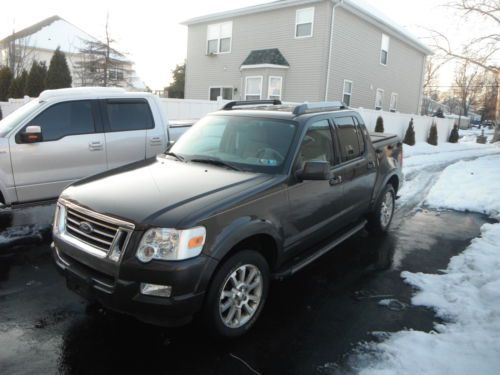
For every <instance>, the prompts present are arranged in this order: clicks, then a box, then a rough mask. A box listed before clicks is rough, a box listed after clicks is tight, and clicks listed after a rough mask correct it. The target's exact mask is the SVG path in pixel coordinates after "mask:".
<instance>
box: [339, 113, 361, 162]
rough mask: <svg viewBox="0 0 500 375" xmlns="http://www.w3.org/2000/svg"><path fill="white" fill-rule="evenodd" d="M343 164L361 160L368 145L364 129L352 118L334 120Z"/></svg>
mask: <svg viewBox="0 0 500 375" xmlns="http://www.w3.org/2000/svg"><path fill="white" fill-rule="evenodd" d="M334 123H335V125H336V130H337V136H338V143H339V148H340V154H341V159H342V162H348V161H350V160H353V159H356V158H359V157H360V156H362V155H363V154H364V152H365V148H366V144H365V140H364V138H363V132H362V129H361V127H360V125H359V123H358V121H357V120H355V119H354V117H352V116H345V117H336V118H334Z"/></svg>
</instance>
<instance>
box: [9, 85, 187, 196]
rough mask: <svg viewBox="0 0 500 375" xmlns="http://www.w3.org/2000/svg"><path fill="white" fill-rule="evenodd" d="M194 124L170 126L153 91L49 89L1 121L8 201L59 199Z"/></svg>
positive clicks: (161, 145)
mask: <svg viewBox="0 0 500 375" xmlns="http://www.w3.org/2000/svg"><path fill="white" fill-rule="evenodd" d="M191 124H192V122H183V123H181V124H179V125H177V126H176V125H174V124H169V122H168V119H167V114H166V111H165V110H164V109H163V106H162V103H161V102H160V100H159V99H158V97H156V96H154V95H152V94H150V93H136V92H126V91H125V90H123V89H119V88H76V89H62V90H52V91H45V92H43V93H42V94H41V95H40V97H39V98H37V99H35V100H32V101H31V102H29V103H28V104H25V105H24V106H23V107H21V108H19V109H18V110H17V111H15V112H13V113H12V114H10V115H9V116H7V117H6V118H4V119H3V120H2V121H0V201H1V203H2V204H4V205H12V204H15V203H27V202H33V201H41V200H47V199H52V198H56V197H57V196H59V194H60V193H61V191H62V190H63V189H64V188H65V187H66V186H68V185H69V184H71V183H73V182H75V181H76V180H79V179H81V178H83V177H86V176H90V175H94V174H97V173H99V172H103V171H106V170H109V169H113V168H117V167H120V166H122V165H125V164H129V163H132V162H135V161H139V160H144V159H147V158H150V157H153V156H155V155H156V154H158V153H160V152H163V151H165V149H166V148H167V145H168V143H169V142H170V141H174V140H176V139H177V138H178V137H179V136H180V134H181V133H182V132H183V131H184V130H185V129H187V127H189V126H190V125H191ZM118 188H119V187H117V189H118Z"/></svg>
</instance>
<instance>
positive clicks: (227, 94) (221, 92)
mask: <svg viewBox="0 0 500 375" xmlns="http://www.w3.org/2000/svg"><path fill="white" fill-rule="evenodd" d="M219 96H221V97H222V99H223V100H232V99H233V88H232V87H210V100H213V101H216V100H217V99H218V98H219Z"/></svg>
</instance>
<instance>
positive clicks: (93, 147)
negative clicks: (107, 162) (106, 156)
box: [89, 142, 103, 151]
mask: <svg viewBox="0 0 500 375" xmlns="http://www.w3.org/2000/svg"><path fill="white" fill-rule="evenodd" d="M102 149H103V145H102V143H101V142H91V143H89V150H90V151H101V150H102Z"/></svg>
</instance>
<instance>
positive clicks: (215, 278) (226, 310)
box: [53, 101, 402, 336]
mask: <svg viewBox="0 0 500 375" xmlns="http://www.w3.org/2000/svg"><path fill="white" fill-rule="evenodd" d="M251 106H253V107H251ZM401 163H402V147H401V143H400V141H399V139H398V137H396V136H393V135H385V134H377V135H372V136H370V135H369V133H368V131H367V130H366V127H365V125H364V123H363V119H362V118H361V116H360V115H359V114H358V113H357V112H356V111H354V110H350V109H348V108H345V107H344V106H343V105H342V103H336V102H333V103H315V104H303V105H299V106H286V105H281V103H280V102H279V101H264V102H262V101H258V102H231V103H229V104H227V105H226V106H225V107H224V109H223V110H221V111H219V112H216V113H213V114H211V115H208V116H206V117H205V118H203V119H202V120H200V121H199V122H198V123H197V124H196V125H194V126H193V127H192V128H191V129H189V130H188V132H187V133H185V134H184V135H183V136H182V137H181V138H180V140H179V141H178V142H177V143H176V144H174V145H173V146H172V147H171V148H170V149H169V150H168V151H167V152H165V153H164V154H161V155H159V156H157V157H156V158H154V159H152V160H147V161H143V162H138V163H135V164H131V165H128V166H125V167H121V168H119V169H116V170H113V171H109V172H106V173H103V174H100V175H96V176H93V177H89V178H87V179H84V180H81V181H79V182H77V183H75V184H73V185H71V186H70V187H69V188H67V189H66V190H65V191H64V192H63V194H62V195H61V197H60V199H59V201H58V204H57V210H56V216H55V222H54V244H53V256H54V259H55V262H56V264H57V266H58V269H59V270H60V271H61V272H62V273H63V275H64V276H65V277H66V279H67V284H68V287H69V288H70V289H72V290H74V291H76V292H77V293H79V294H81V295H83V296H84V297H86V298H88V299H91V300H96V301H98V302H99V303H101V304H102V305H103V306H104V307H107V308H109V309H112V310H115V311H119V312H123V313H127V314H131V315H133V316H135V317H137V318H139V319H141V320H143V321H146V322H151V323H155V324H161V325H180V324H185V323H187V322H189V321H190V320H191V319H192V317H193V316H194V315H200V317H201V318H203V319H204V320H205V321H206V324H207V327H208V328H209V329H210V330H211V331H212V332H213V333H215V334H217V335H222V336H238V335H241V334H243V333H245V332H246V331H247V330H248V329H249V328H250V327H251V326H252V325H253V324H254V323H255V321H256V320H257V318H258V316H259V315H260V313H261V311H262V308H263V306H264V303H265V301H266V297H267V294H268V288H269V284H270V281H271V280H272V279H273V278H283V277H286V276H290V275H292V274H293V273H295V272H297V271H298V270H300V269H301V268H303V267H305V266H306V265H308V264H309V263H311V262H312V261H314V260H315V259H317V258H318V257H319V256H321V255H323V254H324V253H326V252H327V251H330V250H331V249H332V248H334V247H335V246H336V245H338V244H339V243H341V242H342V241H344V240H345V239H347V238H349V237H350V236H352V235H354V234H355V233H357V232H359V231H360V230H362V229H364V228H366V229H368V230H369V231H371V232H373V233H375V234H381V233H383V232H385V231H386V230H387V229H388V227H389V225H390V223H391V220H392V217H393V213H394V205H395V199H396V194H397V191H398V189H399V188H400V187H401V182H402V176H401Z"/></svg>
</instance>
